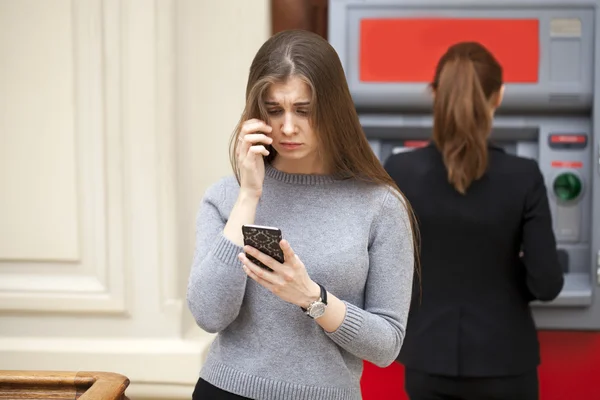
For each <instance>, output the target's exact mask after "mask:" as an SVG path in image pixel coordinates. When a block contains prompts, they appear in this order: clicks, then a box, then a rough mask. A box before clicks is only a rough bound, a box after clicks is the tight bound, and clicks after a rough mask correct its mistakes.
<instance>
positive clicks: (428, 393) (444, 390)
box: [404, 368, 539, 400]
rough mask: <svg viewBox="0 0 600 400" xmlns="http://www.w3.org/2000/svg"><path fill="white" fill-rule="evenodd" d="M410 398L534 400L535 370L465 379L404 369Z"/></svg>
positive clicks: (426, 399)
mask: <svg viewBox="0 0 600 400" xmlns="http://www.w3.org/2000/svg"><path fill="white" fill-rule="evenodd" d="M404 386H405V389H406V393H407V394H408V397H409V398H410V400H538V399H539V384H538V374H537V369H535V370H533V371H531V372H529V373H526V374H523V375H516V376H503V377H493V378H466V377H454V376H441V375H430V374H428V373H425V372H420V371H416V370H413V369H409V368H406V370H405V374H404Z"/></svg>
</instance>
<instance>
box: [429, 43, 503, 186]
mask: <svg viewBox="0 0 600 400" xmlns="http://www.w3.org/2000/svg"><path fill="white" fill-rule="evenodd" d="M431 87H432V89H433V90H434V93H435V99H434V103H433V140H434V143H435V145H436V146H437V148H438V149H439V150H440V152H441V153H442V156H443V159H444V164H445V165H446V169H447V171H448V181H449V182H450V183H451V184H452V185H453V186H454V188H455V189H456V190H457V191H458V192H460V193H461V194H465V193H466V191H467V189H468V188H469V186H470V185H471V184H472V183H473V181H475V180H477V179H480V178H481V177H482V176H483V174H484V173H485V171H486V169H487V165H488V143H487V141H488V135H489V133H490V131H491V129H492V109H491V101H493V100H494V99H493V96H498V95H499V91H500V89H501V87H502V67H501V66H500V64H499V63H498V61H496V59H495V58H494V56H493V55H492V54H491V53H490V52H489V51H488V50H487V49H486V48H485V47H484V46H482V45H481V44H479V43H476V42H462V43H457V44H455V45H453V46H451V47H450V48H449V49H448V50H447V51H446V53H445V54H444V55H443V56H442V58H441V59H440V61H439V63H438V65H437V68H436V71H435V78H434V80H433V82H432V84H431Z"/></svg>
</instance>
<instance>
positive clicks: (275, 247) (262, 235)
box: [242, 225, 284, 271]
mask: <svg viewBox="0 0 600 400" xmlns="http://www.w3.org/2000/svg"><path fill="white" fill-rule="evenodd" d="M242 234H243V235H244V245H246V246H252V247H254V248H255V249H257V250H258V251H260V252H261V253H264V254H266V255H268V256H270V257H271V258H273V259H275V260H277V261H279V262H280V263H283V262H284V257H283V250H281V246H279V242H281V239H282V235H281V230H280V229H279V228H273V227H271V226H260V225H243V226H242ZM246 257H248V259H249V260H250V261H252V262H253V263H254V264H256V265H258V266H259V267H261V268H264V269H267V270H269V271H272V269H271V268H269V267H267V266H266V265H265V264H263V263H261V262H260V261H258V260H257V259H256V258H254V257H252V256H251V255H249V254H246Z"/></svg>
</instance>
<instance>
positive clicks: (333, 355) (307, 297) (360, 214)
mask: <svg viewBox="0 0 600 400" xmlns="http://www.w3.org/2000/svg"><path fill="white" fill-rule="evenodd" d="M231 158H232V165H233V170H234V176H232V177H228V178H225V179H223V180H221V181H219V182H217V183H216V184H214V185H213V186H212V187H210V188H209V189H208V190H207V192H206V194H205V196H204V199H203V202H202V205H201V207H200V211H199V213H198V217H197V238H196V253H195V257H194V261H193V266H192V270H191V275H190V279H189V288H188V303H189V308H190V310H191V312H192V314H193V315H194V317H195V319H196V321H197V323H198V325H199V326H200V327H201V328H202V329H204V330H206V331H208V332H216V333H218V335H217V337H216V339H215V341H214V343H213V344H212V347H211V348H210V351H209V354H208V358H207V360H206V363H205V365H204V366H203V368H202V371H201V373H200V379H199V380H198V384H197V386H196V389H195V392H194V399H240V398H250V399H261V400H268V399H277V400H284V399H306V400H310V399H319V400H326V399H331V400H337V399H339V400H341V399H360V398H361V393H360V377H361V372H362V365H363V360H368V361H370V362H372V363H375V364H376V365H379V366H386V365H389V364H391V363H392V362H393V361H394V359H395V358H396V357H397V355H398V353H399V351H400V348H401V346H402V343H403V340H404V334H405V326H406V318H407V314H408V308H409V305H410V296H411V288H412V279H413V269H414V265H415V260H414V250H413V247H414V240H413V231H412V222H411V221H412V220H411V218H410V215H411V211H410V208H409V205H408V202H406V201H405V200H404V199H403V197H402V195H401V194H400V192H399V191H398V189H397V188H396V186H395V184H394V182H393V181H392V179H391V178H390V177H389V175H388V174H387V173H386V172H385V170H384V169H383V167H382V166H381V165H380V163H379V161H378V160H377V158H376V156H375V155H374V154H373V152H372V150H371V148H370V146H369V144H368V142H367V140H366V138H365V135H364V133H363V131H362V129H361V126H360V124H359V120H358V117H357V114H356V111H355V108H354V105H353V102H352V98H351V96H350V93H349V90H348V85H347V83H346V79H345V76H344V71H343V69H342V66H341V63H340V60H339V58H338V56H337V54H336V52H335V51H334V49H333V48H332V47H331V46H330V45H329V43H327V41H325V40H324V39H323V38H321V37H320V36H318V35H316V34H313V33H309V32H306V31H287V32H282V33H279V34H277V35H274V36H273V37H271V38H270V39H269V40H268V41H267V42H266V43H265V44H264V45H263V46H262V47H261V48H260V50H259V51H258V53H257V54H256V56H255V59H254V61H253V62H252V65H251V68H250V76H249V79H248V85H247V91H246V109H245V110H244V112H243V114H242V118H241V122H240V124H239V126H238V127H237V129H236V130H235V132H234V135H233V137H232V152H231ZM247 224H255V225H268V226H273V227H276V228H279V229H281V231H282V233H283V237H284V240H282V241H281V243H280V246H281V248H282V250H283V253H284V256H285V261H284V262H283V263H279V262H277V261H275V260H274V259H272V258H270V257H268V256H267V255H265V254H262V253H260V252H258V251H257V250H256V249H253V248H251V247H248V246H246V247H244V241H243V236H242V226H243V225H247ZM246 254H248V255H249V256H252V257H255V258H256V259H258V260H259V261H261V262H262V263H264V264H265V265H266V266H268V267H269V268H270V269H271V270H272V271H269V270H268V269H264V268H261V267H259V266H257V265H255V264H254V263H252V262H251V261H250V260H249V259H248V257H247V256H246Z"/></svg>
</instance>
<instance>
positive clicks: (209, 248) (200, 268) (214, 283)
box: [187, 182, 247, 333]
mask: <svg viewBox="0 0 600 400" xmlns="http://www.w3.org/2000/svg"><path fill="white" fill-rule="evenodd" d="M225 196H226V187H225V186H224V183H223V182H220V183H219V184H216V185H214V186H212V187H210V188H209V189H208V190H207V192H206V194H205V196H204V198H203V199H202V204H201V206H200V209H199V211H198V214H197V217H196V244H195V252H194V258H193V262H192V268H191V271H190V277H189V281H188V289H187V302H188V307H189V309H190V311H191V313H192V315H193V316H194V319H195V320H196V323H197V324H198V326H200V328H202V329H204V330H205V331H207V332H209V333H217V332H220V331H222V330H223V329H225V328H226V327H227V326H228V325H229V324H231V322H233V321H234V320H235V319H236V317H237V316H238V314H239V311H240V306H241V304H242V300H243V298H244V293H245V290H246V282H247V275H246V273H245V272H244V271H243V269H242V267H241V262H240V261H239V260H238V258H237V255H238V254H239V253H241V252H242V251H243V248H242V247H240V246H237V245H236V244H234V243H233V242H231V241H230V240H229V239H227V238H225V237H224V236H223V228H224V227H225V223H226V222H227V216H225V215H223V214H222V213H221V211H220V210H219V206H221V207H222V205H223V204H224V201H225Z"/></svg>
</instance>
